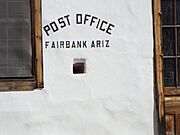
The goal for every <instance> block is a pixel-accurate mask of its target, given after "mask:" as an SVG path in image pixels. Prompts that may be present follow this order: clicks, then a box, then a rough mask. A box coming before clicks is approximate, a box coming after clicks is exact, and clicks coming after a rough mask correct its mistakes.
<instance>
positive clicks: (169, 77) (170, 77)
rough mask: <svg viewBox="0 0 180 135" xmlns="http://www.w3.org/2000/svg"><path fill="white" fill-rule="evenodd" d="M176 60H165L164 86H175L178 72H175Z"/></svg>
mask: <svg viewBox="0 0 180 135" xmlns="http://www.w3.org/2000/svg"><path fill="white" fill-rule="evenodd" d="M175 69H176V68H175V59H164V60H163V76H164V86H165V87H170V86H171V87H172V86H175V80H176V72H175V71H176V70H175Z"/></svg>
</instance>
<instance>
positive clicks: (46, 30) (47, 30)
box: [43, 25, 51, 36]
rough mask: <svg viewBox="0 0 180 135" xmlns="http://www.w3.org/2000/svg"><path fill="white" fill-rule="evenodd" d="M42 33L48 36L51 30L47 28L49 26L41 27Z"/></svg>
mask: <svg viewBox="0 0 180 135" xmlns="http://www.w3.org/2000/svg"><path fill="white" fill-rule="evenodd" d="M43 29H44V31H45V32H46V35H47V36H49V33H48V32H49V31H50V30H51V28H50V27H49V25H46V26H44V27H43Z"/></svg>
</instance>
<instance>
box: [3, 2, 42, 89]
mask: <svg viewBox="0 0 180 135" xmlns="http://www.w3.org/2000/svg"><path fill="white" fill-rule="evenodd" d="M41 35H42V34H41V1H40V0H1V1H0V91H6V90H32V89H35V88H42V87H43V71H42V43H41V42H42V41H41Z"/></svg>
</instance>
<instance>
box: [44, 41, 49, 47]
mask: <svg viewBox="0 0 180 135" xmlns="http://www.w3.org/2000/svg"><path fill="white" fill-rule="evenodd" d="M48 46H49V41H46V42H45V48H46V49H47V47H48Z"/></svg>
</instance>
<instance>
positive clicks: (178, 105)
mask: <svg viewBox="0 0 180 135" xmlns="http://www.w3.org/2000/svg"><path fill="white" fill-rule="evenodd" d="M165 112H166V114H178V113H179V114H180V97H176V96H171V97H165Z"/></svg>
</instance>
